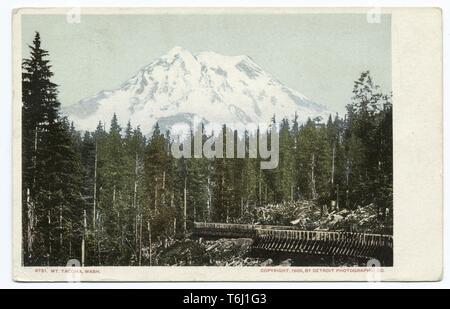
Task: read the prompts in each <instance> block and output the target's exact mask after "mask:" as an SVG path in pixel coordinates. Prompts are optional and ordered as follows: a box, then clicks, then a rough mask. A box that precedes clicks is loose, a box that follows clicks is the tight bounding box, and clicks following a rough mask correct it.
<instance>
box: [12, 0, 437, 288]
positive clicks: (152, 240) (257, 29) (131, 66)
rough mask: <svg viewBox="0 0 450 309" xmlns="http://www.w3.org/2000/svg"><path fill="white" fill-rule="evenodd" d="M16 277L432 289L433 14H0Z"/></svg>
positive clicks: (331, 10)
mask: <svg viewBox="0 0 450 309" xmlns="http://www.w3.org/2000/svg"><path fill="white" fill-rule="evenodd" d="M12 15H13V28H14V30H13V36H14V39H13V56H14V59H13V61H14V62H13V70H14V72H13V81H14V89H13V92H14V102H13V106H14V115H13V117H14V145H13V148H14V175H13V179H14V201H13V207H14V239H13V246H14V279H15V280H17V281H400V280H402V281H409V280H411V281H418V280H420V281H435V280H439V279H440V278H441V275H442V29H441V24H442V14H441V11H440V10H439V9H433V8H416V9H414V8H395V9H388V8H346V9H344V8H321V9H314V8H303V9H302V8H270V9H269V8H246V9H244V8H227V9H221V8H209V9H206V8H190V9H187V8H87V7H86V8H83V7H82V8H24V9H17V10H15V11H14V12H13V13H12Z"/></svg>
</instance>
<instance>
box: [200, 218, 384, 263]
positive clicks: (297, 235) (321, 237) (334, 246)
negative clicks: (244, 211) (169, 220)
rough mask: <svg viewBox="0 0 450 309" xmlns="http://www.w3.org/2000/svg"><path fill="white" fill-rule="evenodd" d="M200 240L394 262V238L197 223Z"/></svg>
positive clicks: (282, 227)
mask: <svg viewBox="0 0 450 309" xmlns="http://www.w3.org/2000/svg"><path fill="white" fill-rule="evenodd" d="M194 234H197V235H198V236H212V237H235V238H241V237H242V238H253V239H254V248H256V249H262V250H269V251H290V252H301V253H309V254H326V255H347V256H355V257H376V258H378V257H381V258H386V257H388V258H391V257H392V250H393V237H392V236H391V235H381V234H366V233H351V232H339V231H304V230H298V229H295V227H284V226H267V225H252V224H232V223H202V222H196V223H194Z"/></svg>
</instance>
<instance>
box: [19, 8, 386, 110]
mask: <svg viewBox="0 0 450 309" xmlns="http://www.w3.org/2000/svg"><path fill="white" fill-rule="evenodd" d="M22 25H23V32H22V38H23V50H22V52H23V55H24V56H27V55H28V48H27V45H26V44H29V43H30V42H31V41H32V39H33V35H34V32H35V31H39V32H40V33H41V37H42V44H43V47H44V48H45V49H47V50H48V51H49V52H50V60H51V62H52V65H53V71H54V73H55V77H54V81H55V82H56V83H57V84H59V85H60V100H61V102H62V104H64V105H70V104H74V103H76V102H77V101H79V100H81V99H83V98H85V97H89V96H92V95H94V94H96V93H97V92H99V91H101V90H108V89H114V88H117V87H118V86H120V85H121V84H122V82H124V81H126V80H127V79H129V78H130V77H132V76H133V75H134V74H135V73H136V72H137V71H138V70H139V69H140V68H141V67H143V66H145V65H147V64H148V63H150V62H151V61H153V60H154V59H155V58H157V57H159V56H162V55H163V54H165V53H166V52H168V51H169V50H170V49H171V48H172V47H174V46H182V47H184V48H186V49H188V50H190V51H191V52H193V53H196V52H200V51H204V50H212V51H215V52H217V53H221V54H224V55H243V54H245V55H248V56H250V57H251V58H252V59H253V60H254V61H255V62H256V63H258V64H259V65H260V66H261V67H262V68H264V69H265V70H266V71H268V72H270V73H271V74H272V75H273V76H275V77H276V78H277V79H279V80H280V81H281V82H283V83H285V84H286V85H287V86H289V87H291V88H293V89H295V90H298V91H300V92H301V93H303V94H304V95H306V96H308V97H309V98H310V99H312V100H313V101H315V102H317V103H320V104H323V105H326V106H327V107H328V108H329V109H331V110H334V111H337V112H339V113H341V114H342V113H344V111H345V105H346V104H347V103H349V101H350V98H351V95H352V93H351V91H352V87H353V81H354V80H355V79H356V78H358V76H359V74H360V73H361V72H362V71H364V70H370V71H371V72H372V75H373V77H374V80H375V82H377V83H378V84H380V85H381V86H382V89H383V90H384V91H385V92H388V91H391V22H390V16H389V15H383V16H382V19H381V23H378V24H373V23H368V22H367V19H366V15H365V14H295V15H263V14H262V15H81V23H79V24H77V23H75V24H70V23H67V21H66V16H65V15H34V16H33V15H25V16H23V20H22Z"/></svg>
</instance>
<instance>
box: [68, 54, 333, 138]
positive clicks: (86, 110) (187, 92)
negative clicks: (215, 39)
mask: <svg viewBox="0 0 450 309" xmlns="http://www.w3.org/2000/svg"><path fill="white" fill-rule="evenodd" d="M63 113H64V114H66V115H68V116H69V118H70V119H71V120H72V121H74V123H75V125H76V126H77V127H78V128H79V129H82V130H94V129H95V128H96V126H97V124H98V122H99V121H102V122H103V123H106V124H109V122H110V120H111V118H112V116H113V114H114V113H116V114H117V117H118V119H119V121H120V123H121V125H123V126H124V125H125V124H126V123H127V122H128V121H129V120H130V121H131V123H132V124H133V126H136V125H139V126H140V127H141V129H142V131H143V132H144V133H145V134H150V132H151V131H152V129H153V126H154V125H155V124H156V122H158V123H159V124H160V126H161V127H162V128H163V129H164V130H165V129H170V130H171V131H172V132H174V133H180V132H177V131H183V130H185V129H186V128H189V127H191V126H192V125H193V123H199V122H203V123H204V124H205V125H206V126H208V125H209V126H212V125H217V126H220V125H222V124H226V125H227V126H229V127H232V128H234V129H238V130H241V129H243V128H246V127H251V126H252V125H253V126H254V125H260V124H264V123H270V121H271V118H272V117H273V116H274V115H275V116H276V119H277V120H281V119H282V118H283V117H290V118H291V119H292V117H293V116H294V114H295V113H297V114H298V116H299V119H300V120H305V119H307V117H311V118H313V117H317V116H322V117H327V116H328V115H329V114H330V111H327V110H326V108H325V107H323V106H321V105H318V104H316V103H314V102H312V101H311V100H309V99H308V98H306V97H305V96H304V95H302V94H300V93H299V92H297V91H295V90H293V89H290V88H289V87H286V86H284V85H283V84H282V83H281V82H279V81H278V80H277V79H275V78H274V77H273V76H272V75H270V74H269V73H267V72H265V71H264V70H263V69H262V68H261V67H260V66H258V65H257V64H256V63H255V62H253V60H252V59H251V58H250V57H248V56H224V55H220V54H217V53H214V52H210V51H208V52H201V53H198V54H192V53H191V52H189V51H188V50H185V49H183V48H181V47H175V48H173V49H172V50H171V51H169V52H168V53H167V54H166V55H164V56H162V57H160V58H158V59H156V60H155V61H153V62H152V63H150V64H149V65H147V66H146V67H144V68H142V69H141V70H140V71H139V72H138V73H137V74H136V75H135V76H134V77H133V78H131V79H129V80H128V81H126V82H125V83H123V84H122V86H120V87H119V88H118V89H116V90H111V91H101V92H100V93H98V94H96V95H95V96H93V97H90V98H86V99H84V100H82V101H80V102H78V103H76V104H74V105H71V106H69V107H66V108H65V109H64V110H63ZM212 128H214V127H212Z"/></svg>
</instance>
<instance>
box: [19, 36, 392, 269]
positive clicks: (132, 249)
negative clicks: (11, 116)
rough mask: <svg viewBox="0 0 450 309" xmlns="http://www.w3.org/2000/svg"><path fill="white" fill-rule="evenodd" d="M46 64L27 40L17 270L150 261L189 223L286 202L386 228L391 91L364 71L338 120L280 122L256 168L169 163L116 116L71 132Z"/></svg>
mask: <svg viewBox="0 0 450 309" xmlns="http://www.w3.org/2000/svg"><path fill="white" fill-rule="evenodd" d="M48 56H49V55H48V52H47V51H45V50H44V49H42V47H41V40H40V36H39V33H36V36H35V39H34V41H33V43H32V44H31V45H30V56H29V58H28V59H24V61H23V74H22V80H23V83H22V86H23V87H22V88H23V90H22V91H23V92H22V100H23V107H22V236H23V237H22V239H23V245H22V248H23V263H24V265H66V263H67V261H69V260H70V259H74V258H75V259H79V260H80V262H81V263H82V265H154V261H153V260H152V258H153V256H154V252H152V247H153V246H152V244H153V243H160V244H164V243H165V242H167V241H168V240H170V239H175V238H183V237H186V235H188V234H189V232H190V231H191V229H192V225H193V222H195V221H204V222H236V223H254V221H255V220H256V219H255V217H256V216H255V213H256V211H257V208H258V207H263V206H264V205H268V204H277V203H281V202H286V201H298V200H309V201H312V202H313V203H314V204H315V205H316V206H317V207H319V208H320V210H321V211H322V212H323V214H324V215H326V214H327V213H328V212H330V211H333V210H334V211H336V210H339V209H344V208H345V209H355V208H356V207H363V206H365V205H368V204H371V203H374V204H375V205H376V206H377V207H378V209H379V214H378V215H379V217H380V219H381V220H385V221H386V222H392V204H393V203H392V196H393V192H392V102H391V95H386V94H383V93H382V92H381V90H380V89H379V87H378V86H376V84H375V83H374V82H373V81H372V79H371V76H370V73H369V72H363V73H362V74H361V76H360V77H359V78H358V79H357V80H356V81H355V84H354V89H353V98H352V102H350V103H349V104H348V106H347V114H346V115H345V116H344V117H340V116H339V115H333V116H332V115H330V116H329V118H328V120H327V121H323V120H322V119H319V118H317V119H308V121H307V122H305V123H300V122H299V121H298V117H297V116H295V117H294V119H281V121H280V123H279V129H278V134H279V164H278V167H277V168H276V169H272V170H261V169H260V164H259V163H260V159H258V158H257V159H254V158H248V156H246V157H245V158H239V159H236V158H227V157H226V156H225V157H224V158H215V159H207V158H192V159H186V158H180V159H175V158H174V157H173V156H172V155H171V153H170V147H171V143H172V142H173V140H172V138H171V135H170V132H162V131H161V129H160V127H159V126H158V124H156V126H155V128H154V130H153V132H152V133H151V134H150V135H149V136H146V134H144V133H143V132H141V130H140V128H139V126H137V127H133V125H132V124H131V123H128V125H127V126H126V127H124V128H122V127H121V126H120V125H119V119H117V116H116V115H114V117H113V118H112V119H111V122H110V123H109V124H108V125H106V124H104V123H101V122H100V123H99V124H98V126H97V128H96V130H95V131H93V132H88V131H86V132H80V131H78V130H77V129H76V128H75V127H74V125H73V124H71V123H70V122H69V120H68V119H67V118H65V117H62V116H61V115H60V112H59V110H60V102H59V101H58V87H57V85H55V84H54V83H53V82H52V81H51V80H52V77H53V73H52V71H51V65H50V63H49V60H48V59H47V58H48ZM273 122H274V123H276V119H275V117H274V119H273ZM222 133H223V134H234V138H235V139H239V138H244V139H248V138H249V133H246V134H245V135H244V136H243V137H240V136H238V134H236V133H235V132H232V133H230V132H229V130H228V131H227V128H226V126H224V128H223V132H222ZM265 133H267V134H273V132H272V133H270V132H265ZM257 134H259V132H257ZM193 136H194V133H192V134H191V138H193ZM208 137H209V136H207V135H206V134H205V135H204V136H203V139H204V140H206V139H207V138H208ZM224 147H226V145H224ZM246 151H247V152H248V149H246Z"/></svg>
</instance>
